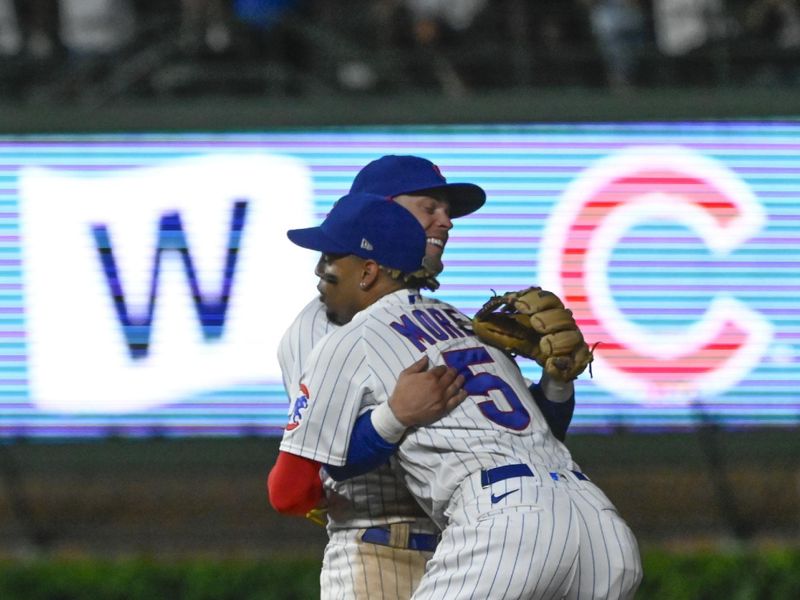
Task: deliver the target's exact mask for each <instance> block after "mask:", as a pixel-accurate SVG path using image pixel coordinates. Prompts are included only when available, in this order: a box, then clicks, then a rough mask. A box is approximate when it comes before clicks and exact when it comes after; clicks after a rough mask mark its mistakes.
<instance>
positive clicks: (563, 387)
mask: <svg viewBox="0 0 800 600" xmlns="http://www.w3.org/2000/svg"><path fill="white" fill-rule="evenodd" d="M539 387H540V388H541V389H542V393H543V394H544V396H545V398H547V399H548V400H549V401H550V402H566V401H567V400H569V399H570V398H571V397H572V396H573V395H574V394H575V384H573V383H572V382H571V381H556V380H555V379H553V378H552V377H550V375H548V374H547V372H542V378H541V379H540V380H539Z"/></svg>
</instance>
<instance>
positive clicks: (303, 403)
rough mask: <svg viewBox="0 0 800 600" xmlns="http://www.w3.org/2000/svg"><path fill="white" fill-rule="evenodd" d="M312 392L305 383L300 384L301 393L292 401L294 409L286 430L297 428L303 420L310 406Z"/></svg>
mask: <svg viewBox="0 0 800 600" xmlns="http://www.w3.org/2000/svg"><path fill="white" fill-rule="evenodd" d="M310 396H311V394H309V393H308V388H307V387H306V386H305V384H304V383H301V384H300V395H299V396H298V397H297V398H295V400H294V402H293V403H292V410H291V411H289V422H288V423H287V424H286V431H291V430H292V429H297V428H298V427H299V426H300V424H301V423H302V421H303V413H304V412H305V410H306V409H307V408H308V399H309V397H310Z"/></svg>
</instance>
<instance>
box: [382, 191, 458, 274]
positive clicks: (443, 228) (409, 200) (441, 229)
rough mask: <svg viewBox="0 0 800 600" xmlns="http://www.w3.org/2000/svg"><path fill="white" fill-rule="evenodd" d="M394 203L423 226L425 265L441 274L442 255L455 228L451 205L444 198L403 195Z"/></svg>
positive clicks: (395, 199) (397, 197) (395, 198)
mask: <svg viewBox="0 0 800 600" xmlns="http://www.w3.org/2000/svg"><path fill="white" fill-rule="evenodd" d="M428 193H432V192H428ZM394 201H395V202H396V203H397V204H399V205H400V206H402V207H403V208H405V209H406V210H407V211H408V212H410V213H411V214H412V215H414V217H416V219H417V221H419V223H420V225H422V228H423V229H424V230H425V236H426V238H427V244H426V245H425V259H424V261H423V264H424V265H425V267H426V268H427V269H428V270H430V271H431V272H433V273H437V274H438V273H441V272H442V269H443V268H444V265H443V264H442V253H443V252H444V248H445V245H446V244H447V238H448V236H449V232H450V230H451V229H452V228H453V221H451V220H450V203H449V202H448V201H447V200H445V199H444V198H437V197H435V196H427V195H423V194H401V195H399V196H395V197H394Z"/></svg>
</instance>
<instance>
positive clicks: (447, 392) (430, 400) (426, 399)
mask: <svg viewBox="0 0 800 600" xmlns="http://www.w3.org/2000/svg"><path fill="white" fill-rule="evenodd" d="M463 386H464V376H463V375H459V374H458V371H456V370H455V369H453V368H452V367H446V366H444V365H439V366H436V367H433V368H432V369H430V370H429V369H428V357H427V356H423V357H422V358H421V359H419V360H418V361H417V362H415V363H414V364H413V365H411V366H410V367H408V368H407V369H404V370H403V371H402V372H401V373H400V377H399V378H398V379H397V385H396V386H395V388H394V391H393V392H392V395H391V397H390V398H389V406H390V408H391V409H392V412H393V413H394V416H395V417H396V418H397V420H398V421H400V422H401V423H402V424H403V425H405V426H406V427H412V426H414V425H430V424H431V423H433V422H435V421H438V420H439V419H441V418H442V417H443V416H445V415H446V414H447V413H449V412H450V411H451V410H453V409H454V408H455V407H456V406H458V405H459V404H461V403H462V402H463V401H464V399H465V398H466V397H467V391H466V390H464V389H463Z"/></svg>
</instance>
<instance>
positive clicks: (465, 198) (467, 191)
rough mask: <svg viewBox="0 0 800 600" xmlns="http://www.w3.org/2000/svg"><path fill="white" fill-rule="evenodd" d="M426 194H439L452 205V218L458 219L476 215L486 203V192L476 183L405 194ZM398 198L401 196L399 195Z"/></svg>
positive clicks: (448, 184)
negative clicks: (471, 214)
mask: <svg viewBox="0 0 800 600" xmlns="http://www.w3.org/2000/svg"><path fill="white" fill-rule="evenodd" d="M425 192H438V193H440V194H442V195H443V196H444V198H445V200H447V202H448V204H450V218H451V219H457V218H458V217H463V216H465V215H468V214H470V213H474V212H475V211H476V210H478V209H479V208H480V207H481V206H483V205H484V203H485V202H486V192H484V191H483V188H481V187H479V186H477V185H475V184H474V183H446V184H444V185H437V186H436V187H432V188H425V189H423V190H410V191H408V192H404V193H414V194H423V193H425ZM397 195H398V196H399V195H400V194H397Z"/></svg>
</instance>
